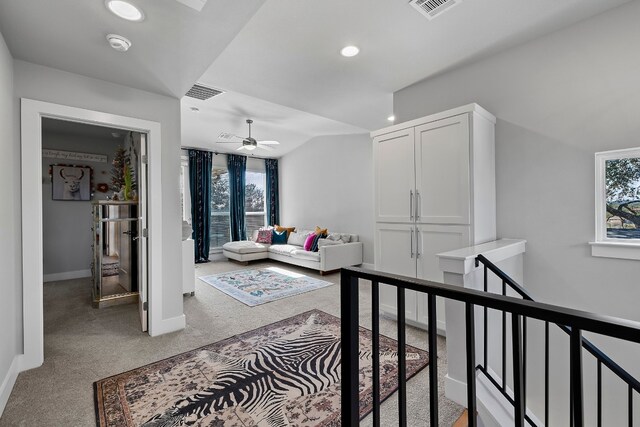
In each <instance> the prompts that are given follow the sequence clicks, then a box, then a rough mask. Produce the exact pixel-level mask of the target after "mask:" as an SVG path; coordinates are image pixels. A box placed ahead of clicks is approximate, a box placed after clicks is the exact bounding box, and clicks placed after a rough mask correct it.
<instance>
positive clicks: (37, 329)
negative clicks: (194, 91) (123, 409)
mask: <svg viewBox="0 0 640 427" xmlns="http://www.w3.org/2000/svg"><path fill="white" fill-rule="evenodd" d="M43 118H54V119H59V120H65V121H69V122H76V123H85V124H94V125H98V126H105V127H113V128H118V129H123V130H126V131H135V132H140V133H142V134H144V135H146V141H145V142H146V144H145V146H146V147H148V151H147V152H146V153H143V154H142V156H144V157H143V158H144V159H145V160H146V165H147V172H146V177H147V185H146V186H143V187H142V188H145V187H148V189H149V194H151V193H153V194H155V196H154V197H153V198H149V200H148V203H146V204H143V206H144V207H145V212H144V215H143V216H144V217H146V218H147V220H148V223H147V226H146V227H145V228H146V229H147V230H148V233H146V234H145V236H146V237H145V240H146V242H147V243H146V245H145V246H146V248H147V255H146V256H145V257H146V259H147V260H148V265H147V269H143V271H146V274H147V278H146V280H145V281H144V282H147V283H149V289H148V293H147V295H145V296H144V297H145V299H146V301H142V300H141V301H140V304H141V305H143V304H144V302H147V303H148V304H145V305H144V307H143V308H146V309H148V311H147V316H148V327H149V334H150V335H156V334H160V333H162V326H163V325H162V323H161V322H162V316H161V314H162V313H161V311H162V274H161V266H162V245H161V241H162V234H163V233H162V226H161V224H162V222H161V212H162V194H161V192H160V191H159V190H160V186H161V166H160V159H161V140H160V124H159V123H157V122H152V121H148V120H142V119H135V118H131V117H124V116H118V115H114V114H107V113H103V112H98V111H93V110H87V109H83V108H76V107H69V106H64V105H59V104H53V103H47V102H42V101H35V100H29V99H22V100H21V140H22V143H21V146H22V150H21V166H22V172H21V178H22V241H23V246H22V267H23V331H24V341H23V342H24V353H23V355H22V356H21V361H20V370H27V369H32V368H35V367H38V366H40V365H42V363H43V361H44V325H43V279H44V272H43V265H42V263H41V262H34V260H42V259H43V216H42V210H43V206H42V200H43V198H42V194H43V189H42V184H43V178H44V177H43V173H42V119H43ZM147 205H148V206H147ZM143 289H144V287H143ZM147 316H145V317H147Z"/></svg>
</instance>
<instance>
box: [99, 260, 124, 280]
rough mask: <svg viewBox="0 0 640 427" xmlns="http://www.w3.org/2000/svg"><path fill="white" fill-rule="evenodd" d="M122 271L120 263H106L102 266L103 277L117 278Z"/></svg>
mask: <svg viewBox="0 0 640 427" xmlns="http://www.w3.org/2000/svg"><path fill="white" fill-rule="evenodd" d="M119 271H120V263H119V262H118V261H115V262H108V263H107V262H105V263H103V264H102V276H103V277H108V276H117V275H118V274H119Z"/></svg>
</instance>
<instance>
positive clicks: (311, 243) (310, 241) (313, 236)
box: [304, 233, 316, 251]
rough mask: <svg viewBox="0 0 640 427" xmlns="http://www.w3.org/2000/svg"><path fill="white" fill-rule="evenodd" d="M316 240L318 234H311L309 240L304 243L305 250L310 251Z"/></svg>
mask: <svg viewBox="0 0 640 427" xmlns="http://www.w3.org/2000/svg"><path fill="white" fill-rule="evenodd" d="M315 238H316V233H311V234H309V235H308V236H307V239H306V240H305V241H304V250H305V251H310V250H311V247H312V246H313V240H314V239H315Z"/></svg>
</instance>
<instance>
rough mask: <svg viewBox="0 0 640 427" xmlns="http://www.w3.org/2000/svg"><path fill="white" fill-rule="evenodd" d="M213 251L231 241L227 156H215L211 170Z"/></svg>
mask: <svg viewBox="0 0 640 427" xmlns="http://www.w3.org/2000/svg"><path fill="white" fill-rule="evenodd" d="M209 238H210V247H211V249H215V248H221V247H222V245H224V244H225V243H227V242H230V241H231V224H230V220H229V172H228V171H227V156H224V155H215V156H213V166H212V168H211V224H210V228H209Z"/></svg>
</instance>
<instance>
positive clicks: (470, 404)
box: [465, 302, 478, 427]
mask: <svg viewBox="0 0 640 427" xmlns="http://www.w3.org/2000/svg"><path fill="white" fill-rule="evenodd" d="M473 307H474V306H473V304H471V303H469V302H467V303H465V320H466V322H465V323H466V337H467V411H468V416H469V419H468V426H469V427H477V425H478V423H477V419H476V416H477V415H476V366H475V364H476V339H475V336H476V330H475V319H474V311H473Z"/></svg>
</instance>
